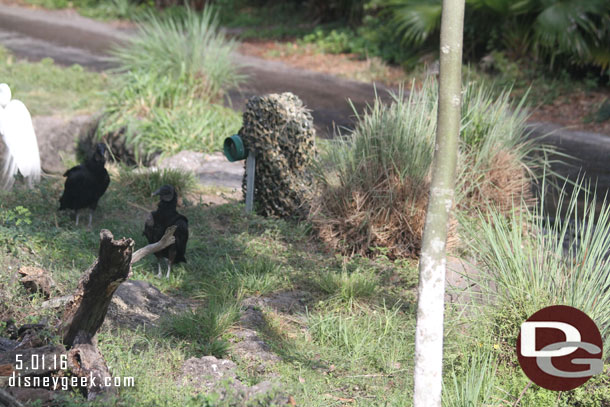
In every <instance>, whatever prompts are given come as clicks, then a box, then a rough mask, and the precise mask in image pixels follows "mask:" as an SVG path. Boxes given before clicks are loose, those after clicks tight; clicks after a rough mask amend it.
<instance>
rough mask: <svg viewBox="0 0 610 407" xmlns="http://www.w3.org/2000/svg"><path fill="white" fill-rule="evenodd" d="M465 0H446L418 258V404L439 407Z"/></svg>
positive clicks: (415, 394)
mask: <svg viewBox="0 0 610 407" xmlns="http://www.w3.org/2000/svg"><path fill="white" fill-rule="evenodd" d="M464 1H465V0H443V11H442V17H441V49H440V83H439V102H438V104H439V106H438V127H437V130H436V149H435V153H434V164H433V168H432V184H431V185H430V201H429V203H428V212H427V214H426V224H425V227H424V236H423V241H422V251H421V257H420V260H419V289H418V294H419V296H418V305H417V327H416V330H415V369H414V382H415V383H414V394H413V406H414V407H440V406H441V389H442V383H443V381H442V379H443V377H442V369H443V314H444V307H445V301H444V295H445V267H446V263H447V261H446V256H445V245H446V242H447V230H448V221H449V216H450V212H451V207H452V205H453V190H454V184H455V167H456V162H457V149H458V139H459V131H460V113H461V112H460V109H461V88H462V37H463V27H464Z"/></svg>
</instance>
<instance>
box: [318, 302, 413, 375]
mask: <svg viewBox="0 0 610 407" xmlns="http://www.w3.org/2000/svg"><path fill="white" fill-rule="evenodd" d="M413 323H414V320H413V319H412V318H410V317H409V316H406V315H404V314H403V313H402V312H401V310H400V307H399V306H398V304H397V305H396V306H395V307H392V308H387V307H385V306H383V307H381V308H378V309H377V308H376V309H375V310H374V311H373V312H371V311H370V310H366V309H365V308H356V309H354V311H353V312H352V313H351V314H349V315H345V314H344V313H341V312H338V311H334V312H328V313H324V314H312V315H310V316H309V331H310V333H311V335H312V338H313V340H314V341H315V343H316V344H317V345H319V346H322V347H324V348H327V349H328V350H329V351H330V352H333V353H335V352H336V353H339V354H341V355H343V356H347V357H348V358H349V359H348V360H345V362H344V363H346V364H347V365H348V366H349V365H362V366H363V367H364V368H365V369H366V370H369V369H375V370H379V371H382V372H392V371H396V370H398V369H399V366H403V365H407V364H410V363H411V357H412V352H413V344H412V343H411V338H412V337H410V336H407V335H405V334H404V333H405V332H412V330H413V329H414V326H413ZM399 344H400V345H399ZM329 356H330V355H329ZM342 368H345V366H342Z"/></svg>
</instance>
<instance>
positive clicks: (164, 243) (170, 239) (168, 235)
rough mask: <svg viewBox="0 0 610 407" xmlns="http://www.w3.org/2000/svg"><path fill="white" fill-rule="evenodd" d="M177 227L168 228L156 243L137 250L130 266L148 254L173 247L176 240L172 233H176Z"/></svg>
mask: <svg viewBox="0 0 610 407" xmlns="http://www.w3.org/2000/svg"><path fill="white" fill-rule="evenodd" d="M176 228H177V226H175V225H174V226H170V227H168V228H167V229H166V230H165V234H164V235H163V237H162V238H161V240H159V241H158V242H156V243H151V244H149V245H148V246H144V247H142V248H141V249H139V250H137V251H136V252H135V253H134V254H133V255H132V256H131V264H133V263H135V262H137V261H140V260H142V259H143V258H144V257H146V256H148V255H149V254H153V253H156V252H159V251H161V250H163V249H165V248H166V247H168V246H171V245H173V244H174V243H175V242H176V238H175V237H174V232H175V231H176Z"/></svg>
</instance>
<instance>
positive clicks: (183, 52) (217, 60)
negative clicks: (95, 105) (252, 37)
mask: <svg viewBox="0 0 610 407" xmlns="http://www.w3.org/2000/svg"><path fill="white" fill-rule="evenodd" d="M139 27H140V31H139V34H138V35H136V36H134V37H132V38H131V39H130V41H129V42H128V43H127V44H124V45H121V46H120V47H118V48H117V49H115V50H114V55H115V58H116V60H117V62H118V63H119V65H120V69H119V72H120V73H121V74H120V75H119V76H118V78H116V79H115V81H114V82H113V86H112V90H111V92H110V95H109V102H108V104H107V107H106V115H105V117H104V119H103V121H102V123H101V126H100V129H99V131H100V132H102V133H108V132H117V131H119V130H120V129H122V128H125V129H126V130H125V136H124V137H125V141H126V143H127V144H128V145H133V146H135V147H136V149H135V150H136V151H138V152H139V153H142V154H144V155H146V156H147V157H150V156H151V155H153V154H155V153H159V152H162V153H165V154H172V153H176V152H178V151H181V150H185V149H189V150H195V151H205V152H211V151H215V150H219V149H220V147H221V143H222V140H223V139H224V137H226V135H227V134H231V133H233V132H235V131H236V130H237V129H239V126H240V117H239V115H238V114H237V113H236V112H234V111H233V110H231V109H228V108H225V107H223V106H222V105H220V104H216V103H217V102H220V101H221V100H222V97H223V95H224V94H225V92H226V91H227V90H228V89H229V88H231V87H233V86H237V85H238V84H239V83H241V81H242V80H243V76H242V75H241V74H239V73H238V72H237V66H236V65H235V64H234V63H233V62H232V61H231V53H232V52H233V51H234V50H235V47H236V43H235V42H234V41H233V40H228V39H226V38H225V36H224V35H223V34H222V33H221V32H220V31H219V28H218V21H217V19H216V15H215V14H214V11H213V10H212V9H211V8H206V9H205V10H204V11H203V12H202V13H198V12H196V11H194V10H192V9H190V8H187V9H186V11H185V12H184V13H180V14H176V13H175V14H170V15H168V16H165V17H161V16H157V15H154V14H148V16H147V19H146V20H142V21H141V22H140V24H139Z"/></svg>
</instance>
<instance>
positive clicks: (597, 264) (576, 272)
mask: <svg viewBox="0 0 610 407" xmlns="http://www.w3.org/2000/svg"><path fill="white" fill-rule="evenodd" d="M579 197H580V198H581V199H582V201H579ZM562 201H565V204H560V205H559V207H558V209H557V212H556V213H555V217H554V220H553V222H551V220H550V218H549V217H548V216H543V215H541V214H540V213H539V212H538V211H536V210H533V211H529V210H524V209H523V208H522V209H521V211H515V212H514V213H513V214H512V216H509V217H506V216H504V215H501V214H499V213H497V212H496V211H494V210H491V211H489V213H488V214H486V215H481V217H480V219H479V220H478V221H477V222H473V223H466V230H467V236H468V237H469V239H470V242H469V245H470V248H471V250H472V251H473V253H475V254H476V256H477V258H478V260H479V261H480V264H482V265H483V267H482V268H481V269H482V275H481V276H480V278H479V279H480V281H477V283H478V284H479V285H480V286H481V288H482V289H483V290H487V291H486V293H487V294H488V295H490V296H491V298H494V299H495V304H497V307H499V308H500V309H503V310H504V311H503V312H502V313H501V314H498V316H499V317H500V318H498V321H497V324H498V326H499V330H500V331H501V333H502V334H501V336H502V337H504V338H516V336H517V335H516V333H517V331H518V329H519V326H520V323H521V322H522V321H523V320H525V319H526V318H527V317H529V316H530V315H531V314H533V313H534V312H536V311H538V310H539V309H541V308H544V307H546V306H550V305H557V304H565V305H570V306H573V307H576V308H578V309H580V310H582V311H584V312H585V313H587V315H589V316H590V317H591V318H592V319H593V320H594V321H595V322H596V324H597V326H598V327H599V329H600V331H601V334H602V338H605V343H604V349H606V353H607V349H608V345H610V338H609V335H608V334H609V333H610V311H609V310H610V286H609V284H610V283H609V281H608V279H607V275H608V272H609V271H608V264H607V262H606V261H605V259H606V256H607V250H608V245H609V243H610V242H609V239H610V207H609V206H608V205H607V204H606V203H601V204H600V207H599V211H597V212H596V203H595V202H596V199H595V195H594V194H591V193H590V192H588V191H587V189H586V188H585V187H584V186H583V185H582V184H577V185H575V186H574V190H573V191H572V192H571V193H567V192H566V191H565V190H563V191H562V194H561V197H560V200H559V202H562ZM549 270H553V273H549ZM492 281H493V284H494V286H495V287H496V289H494V290H491V289H490V282H492ZM490 290H491V291H490ZM511 342H514V339H513V340H511ZM509 348H510V345H509Z"/></svg>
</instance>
